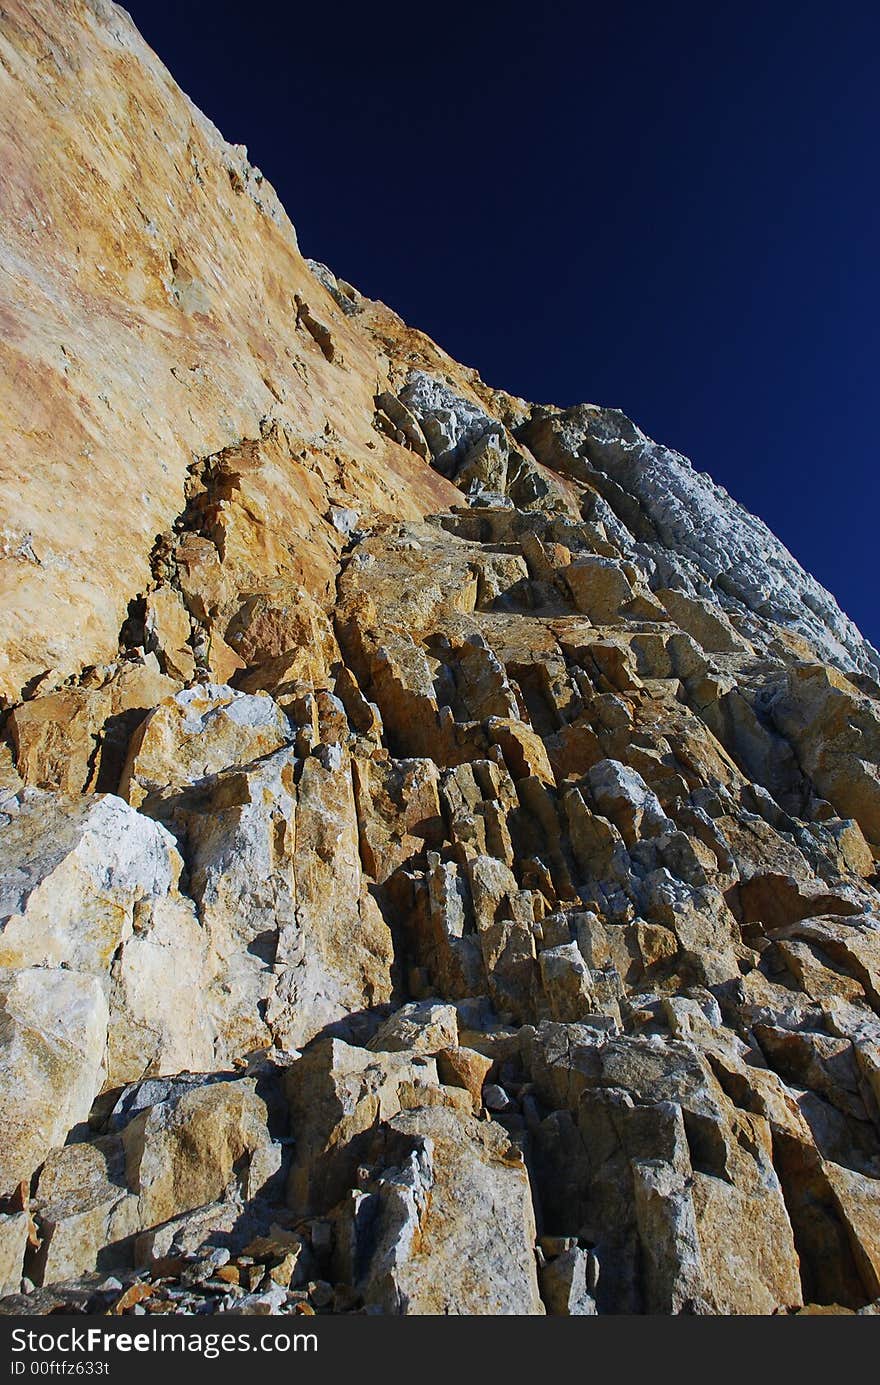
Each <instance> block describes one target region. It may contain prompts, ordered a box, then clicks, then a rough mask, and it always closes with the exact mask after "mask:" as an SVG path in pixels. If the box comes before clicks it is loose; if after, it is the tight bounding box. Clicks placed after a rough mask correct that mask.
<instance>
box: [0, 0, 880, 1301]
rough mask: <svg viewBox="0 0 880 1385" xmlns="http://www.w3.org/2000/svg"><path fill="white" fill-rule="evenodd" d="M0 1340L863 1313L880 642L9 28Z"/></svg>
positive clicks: (737, 535) (879, 804) (88, 48)
mask: <svg viewBox="0 0 880 1385" xmlns="http://www.w3.org/2000/svg"><path fill="white" fill-rule="evenodd" d="M0 102H2V108H0V117H2V126H3V135H2V138H3V146H2V148H3V160H4V168H5V169H6V170H7V171H8V175H9V176H8V177H6V178H4V180H3V184H2V187H0V198H2V203H3V207H2V209H3V216H2V219H0V264H2V268H3V272H4V282H5V289H4V298H3V321H4V331H3V335H2V346H0V349H2V351H3V354H4V376H3V378H4V381H5V384H4V386H3V405H4V420H5V426H4V429H3V430H2V436H0V449H2V456H0V469H2V475H3V479H4V487H5V492H4V494H5V496H6V497H7V498H6V499H5V500H4V513H3V516H2V526H3V527H2V533H0V610H2V625H3V640H2V651H0V658H2V681H0V691H2V696H3V722H2V736H3V743H2V745H0V1006H2V1022H0V1088H2V1093H3V1109H4V1113H5V1119H4V1130H5V1138H4V1142H3V1146H2V1149H0V1197H2V1204H0V1283H2V1289H3V1292H4V1294H5V1297H4V1298H3V1299H2V1303H0V1306H2V1307H3V1309H4V1310H5V1311H8V1312H16V1311H27V1312H50V1311H56V1310H58V1309H67V1310H75V1311H87V1312H104V1311H113V1312H118V1313H125V1312H129V1313H141V1314H146V1313H154V1312H155V1313H166V1312H193V1311H199V1312H204V1311H210V1312H216V1313H226V1312H246V1313H285V1312H292V1313H301V1314H307V1315H308V1314H312V1313H315V1312H336V1313H340V1312H373V1313H390V1314H411V1313H432V1314H433V1313H437V1314H441V1313H455V1314H531V1315H543V1314H545V1313H548V1314H552V1315H585V1316H592V1315H596V1314H604V1313H710V1314H712V1313H714V1314H740V1313H743V1314H752V1313H789V1312H799V1311H807V1310H810V1311H816V1310H817V1309H827V1308H829V1307H833V1308H835V1309H836V1310H839V1311H855V1312H872V1311H875V1310H876V1305H877V1302H878V1300H880V1142H878V1135H880V1106H878V1103H880V894H878V877H877V861H878V857H880V684H878V681H877V680H878V678H880V656H878V654H877V652H876V651H875V650H874V649H873V648H872V647H871V646H870V645H869V644H868V643H867V642H866V641H865V640H864V639H863V638H862V636H861V635H860V634H859V631H858V630H857V629H856V628H855V626H854V625H853V623H852V622H851V621H850V620H849V619H848V618H847V617H846V616H845V615H844V614H843V613H842V612H841V611H840V609H839V607H838V606H837V604H836V602H835V601H834V599H833V597H832V596H831V595H830V594H829V593H827V592H826V591H824V590H823V589H822V588H821V587H820V586H819V585H818V583H816V582H815V581H814V580H813V579H812V578H811V577H809V576H808V575H807V574H806V573H805V572H804V571H803V570H802V569H801V568H800V567H799V565H798V564H797V562H796V561H795V560H794V559H793V558H792V557H791V555H790V554H789V553H787V552H786V550H785V549H784V548H783V547H782V545H781V544H780V543H779V542H778V540H776V539H775V538H774V537H773V536H772V535H771V534H770V533H769V531H768V530H767V529H766V527H765V526H764V525H763V524H762V523H761V522H760V521H759V520H757V519H755V518H754V517H753V516H751V515H748V514H747V513H746V512H745V511H744V510H743V509H742V508H741V507H740V506H738V505H737V504H736V502H735V501H734V500H733V499H732V498H731V497H730V496H728V495H727V494H726V492H724V491H723V490H722V489H721V488H720V487H718V486H717V485H715V484H714V483H713V482H712V481H711V480H710V479H709V478H708V477H707V476H705V475H704V474H702V473H699V472H696V471H694V470H693V468H692V467H691V465H690V463H689V462H687V460H686V459H685V458H683V457H681V456H680V455H679V454H678V453H675V452H672V451H670V450H669V449H667V448H665V447H661V446H658V445H657V444H655V443H653V442H652V441H650V439H648V438H647V437H646V436H645V435H644V434H643V433H641V432H640V430H639V429H638V428H637V427H636V426H635V425H634V424H632V423H631V422H630V421H629V420H628V419H626V418H625V417H623V415H621V414H620V413H618V412H616V411H615V410H610V409H603V408H598V407H596V406H593V405H582V406H578V407H576V408H572V409H557V408H554V407H552V406H548V405H534V404H530V403H528V402H526V401H524V400H521V399H516V398H512V397H511V396H509V395H507V394H504V393H503V392H501V391H498V390H494V389H491V388H489V387H488V386H487V385H485V384H484V383H483V382H482V380H481V379H480V378H479V376H478V375H477V374H476V372H475V371H473V370H470V369H466V368H464V367H462V366H460V365H458V364H457V363H455V362H454V361H452V360H451V359H450V358H449V357H448V356H447V355H446V354H445V353H444V352H442V351H441V350H440V349H439V348H438V347H436V346H435V345H434V344H433V343H432V342H430V341H429V340H428V339H427V338H426V337H424V336H422V335H421V334H420V333H418V332H416V331H414V330H412V329H410V328H408V327H406V326H405V325H404V324H403V323H402V322H401V321H400V319H399V318H398V317H397V316H396V315H395V314H394V313H393V312H392V311H391V310H390V309H388V308H386V307H384V306H383V305H382V304H380V303H376V302H372V301H369V300H367V299H365V298H364V297H362V296H361V295H360V294H359V293H358V292H357V291H356V290H355V289H354V288H353V287H352V286H351V285H349V284H347V283H345V282H343V281H342V280H339V279H337V278H336V277H335V276H334V274H333V273H332V272H331V271H330V270H329V269H327V268H326V267H325V266H323V265H321V264H319V263H317V262H314V261H307V260H304V259H303V258H302V257H301V255H300V253H299V250H298V248H297V244H296V238H295V234H294V232H293V228H292V226H291V225H290V222H289V221H288V220H287V218H286V216H285V214H284V212H283V211H282V209H281V208H280V206H279V204H278V202H277V199H276V198H275V195H274V193H273V192H272V190H271V188H270V187H269V185H268V184H267V182H266V181H265V179H264V178H263V177H262V175H261V174H260V173H259V172H258V171H257V170H255V169H253V168H252V167H251V166H250V164H249V163H248V162H247V159H246V154H245V151H243V150H242V149H240V148H235V147H231V146H229V145H226V144H225V143H224V142H223V140H222V139H221V137H220V136H219V134H218V133H217V131H216V130H215V129H214V128H213V127H212V126H211V125H210V123H209V122H208V121H207V120H206V119H205V118H204V117H203V116H202V115H201V114H200V113H199V112H198V111H196V110H195V109H194V108H193V107H192V106H191V105H190V104H189V102H188V101H187V100H186V98H185V97H184V96H183V95H182V93H181V92H180V91H179V90H178V89H177V88H176V87H175V86H174V84H173V82H172V80H171V78H170V77H169V75H168V74H167V72H166V71H165V70H164V69H163V68H162V66H161V64H160V63H159V62H158V60H157V59H156V58H155V56H154V55H153V54H152V53H151V52H150V51H149V49H148V48H147V47H146V45H145V44H144V43H143V41H142V40H141V39H140V37H139V35H138V34H137V33H136V31H135V30H134V28H133V26H132V25H131V22H130V21H129V20H128V18H127V16H126V15H125V14H124V12H123V11H121V10H119V9H117V8H116V7H115V6H113V5H112V4H109V3H107V0H88V2H86V0H73V3H71V4H69V5H65V6H63V7H62V6H58V5H56V4H54V3H51V0H28V3H27V4H24V3H23V0H9V3H7V4H6V5H5V6H4V8H3V12H2V15H0Z"/></svg>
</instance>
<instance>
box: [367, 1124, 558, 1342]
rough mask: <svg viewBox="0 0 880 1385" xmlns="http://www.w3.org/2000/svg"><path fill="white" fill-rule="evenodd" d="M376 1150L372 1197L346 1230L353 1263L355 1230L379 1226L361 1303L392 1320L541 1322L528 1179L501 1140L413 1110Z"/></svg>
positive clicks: (492, 1131)
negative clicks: (461, 1317) (487, 1317)
mask: <svg viewBox="0 0 880 1385" xmlns="http://www.w3.org/2000/svg"><path fill="white" fill-rule="evenodd" d="M376 1144H377V1147H378V1148H379V1149H382V1151H383V1156H384V1157H383V1160H382V1164H383V1167H382V1171H381V1173H378V1174H377V1176H376V1179H375V1186H376V1191H375V1192H372V1193H371V1192H367V1193H366V1194H365V1195H361V1196H358V1195H357V1194H355V1195H354V1199H353V1205H352V1204H351V1203H350V1204H349V1206H348V1207H347V1208H346V1209H345V1214H344V1220H343V1227H344V1228H345V1229H348V1227H351V1231H350V1232H349V1235H350V1236H352V1238H353V1240H354V1245H353V1247H352V1250H351V1251H350V1252H349V1254H350V1255H351V1257H352V1259H353V1260H354V1261H355V1263H357V1260H358V1258H359V1252H360V1258H363V1255H364V1252H363V1251H360V1246H359V1238H358V1236H357V1229H356V1228H357V1225H358V1222H359V1221H360V1220H361V1219H363V1221H364V1222H365V1223H369V1222H370V1220H371V1219H372V1218H375V1229H374V1230H373V1232H372V1235H371V1238H370V1239H371V1244H370V1248H369V1250H368V1251H367V1254H369V1260H368V1262H367V1265H366V1267H365V1269H364V1270H363V1271H362V1275H361V1278H360V1287H361V1292H362V1293H363V1295H364V1299H365V1301H366V1302H367V1303H374V1304H376V1305H378V1306H379V1307H381V1308H382V1310H383V1311H384V1312H388V1313H404V1314H410V1313H432V1314H450V1313H451V1314H491V1315H493V1316H494V1315H498V1314H541V1313H543V1311H544V1307H543V1304H542V1302H541V1298H540V1295H539V1292H538V1280H537V1273H536V1267H535V1260H534V1252H533V1249H532V1247H533V1245H534V1241H535V1224H534V1218H533V1213H532V1206H531V1199H530V1196H529V1188H528V1176H527V1174H526V1170H525V1165H524V1164H523V1162H522V1157H521V1155H520V1153H519V1151H518V1150H517V1149H516V1148H515V1147H514V1146H511V1144H510V1142H509V1140H508V1138H507V1136H506V1134H505V1133H504V1132H503V1131H502V1130H501V1129H500V1128H499V1127H498V1126H496V1125H494V1124H493V1123H491V1122H479V1123H477V1122H475V1121H474V1120H473V1118H472V1117H469V1116H464V1115H461V1114H459V1113H458V1112H456V1111H454V1110H450V1109H449V1108H445V1107H442V1106H431V1107H421V1108H418V1107H417V1108H415V1109H413V1110H409V1111H404V1112H402V1113H401V1114H400V1115H399V1116H395V1117H394V1118H392V1119H391V1120H390V1121H389V1122H388V1124H387V1126H386V1127H385V1128H384V1130H383V1131H382V1132H381V1133H380V1135H379V1137H378V1139H377V1141H376ZM371 1153H372V1151H371ZM404 1161H405V1162H404ZM389 1163H390V1164H391V1165H392V1167H391V1168H388V1167H387V1164H389ZM490 1207H491V1209H492V1216H491V1218H487V1217H486V1216H485V1210H486V1209H488V1208H490ZM346 1214H347V1215H346ZM352 1224H353V1225H352ZM370 1252H372V1253H370Z"/></svg>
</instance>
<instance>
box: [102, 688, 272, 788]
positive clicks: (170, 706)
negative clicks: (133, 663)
mask: <svg viewBox="0 0 880 1385" xmlns="http://www.w3.org/2000/svg"><path fill="white" fill-rule="evenodd" d="M292 738H293V733H292V731H291V728H290V725H289V723H288V721H287V718H286V717H285V716H284V713H283V712H282V711H281V709H280V707H278V706H277V705H276V703H275V702H273V701H272V699H271V698H270V697H266V696H262V697H259V696H256V697H253V696H249V695H247V694H246V693H239V692H236V691H235V690H234V689H232V688H228V687H224V686H222V685H215V684H205V685H202V686H198V687H194V688H189V689H186V690H185V691H183V692H180V693H178V694H177V695H176V696H175V697H172V698H169V699H168V700H167V701H165V702H163V703H162V704H161V705H160V706H159V707H157V708H156V710H155V711H154V712H153V713H152V715H151V716H149V717H148V718H147V720H146V721H145V722H144V723H143V725H142V727H141V728H140V729H139V730H138V732H137V733H136V734H135V736H134V737H133V739H132V742H131V745H130V747H129V753H128V760H127V763H126V765H125V768H124V770H123V773H122V782H121V784H120V793H121V794H122V796H123V797H124V798H126V799H128V801H129V802H130V803H131V804H132V805H133V806H134V807H135V808H140V807H141V806H142V805H143V804H144V803H145V802H146V801H147V800H156V799H161V798H167V797H168V796H169V795H170V794H171V793H174V792H175V791H176V790H180V789H182V788H185V787H186V786H188V785H190V784H195V783H197V782H198V781H199V780H202V779H205V778H207V777H208V776H209V775H211V774H217V773H218V772H219V771H220V770H223V769H227V768H229V766H230V765H245V764H249V763H250V762H251V761H253V760H258V759H260V758H261V757H262V756H263V755H268V754H269V753H270V752H271V751H273V750H279V749H280V748H281V747H282V746H283V745H286V744H287V743H288V741H290V740H292Z"/></svg>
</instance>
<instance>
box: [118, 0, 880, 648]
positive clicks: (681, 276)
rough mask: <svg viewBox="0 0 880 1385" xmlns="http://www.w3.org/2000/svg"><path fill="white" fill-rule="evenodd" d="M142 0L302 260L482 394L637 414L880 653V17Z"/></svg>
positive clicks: (641, 1) (649, 7)
mask: <svg viewBox="0 0 880 1385" xmlns="http://www.w3.org/2000/svg"><path fill="white" fill-rule="evenodd" d="M127 8H128V9H129V11H130V13H131V14H132V16H133V18H134V19H135V22H136V23H137V24H138V25H139V27H140V28H141V31H142V32H143V33H144V35H145V37H146V38H147V40H148V41H149V42H150V43H151V45H152V46H153V47H154V48H155V49H156V51H157V52H158V53H159V55H160V56H161V57H162V58H163V60H164V61H165V62H166V63H167V65H168V66H169V67H170V69H171V71H172V72H173V74H174V76H175V77H176V78H177V80H178V82H179V83H180V84H181V86H183V87H184V89H185V90H186V91H187V92H188V94H189V95H190V96H191V97H192V99H193V100H194V101H195V102H196V103H197V105H199V106H200V107H201V108H202V109H203V110H204V111H205V112H206V113H207V114H208V115H209V116H210V117H211V118H212V119H213V120H214V121H215V122H216V123H217V125H219V127H220V129H221V130H222V132H223V134H224V135H225V136H226V137H227V139H230V140H232V141H234V142H236V143H244V144H247V146H248V149H249V153H250V156H251V158H252V160H253V161H254V162H255V163H257V164H258V165H259V166H260V167H261V168H262V170H263V172H264V173H265V174H266V176H267V177H268V178H269V179H270V180H271V182H272V183H274V185H275V187H276V189H277V190H278V193H279V195H280V196H281V198H282V201H283V202H284V204H285V206H286V207H287V210H288V212H289V213H290V216H291V218H292V220H293V222H294V224H295V226H296V228H297V232H298V234H299V239H300V245H301V248H302V250H303V252H304V253H305V254H307V255H311V256H313V257H314V258H316V259H321V260H324V261H326V262H327V263H328V264H329V265H330V266H331V267H332V268H333V269H334V270H336V272H337V273H339V274H340V275H342V276H343V277H344V278H347V279H350V280H351V281H352V282H353V283H354V284H356V285H357V287H358V288H360V289H361V290H362V291H363V292H364V293H367V294H369V295H370V296H371V297H377V298H382V299H383V300H384V301H385V302H386V303H388V304H390V305H391V306H392V307H394V308H395V309H396V310H397V311H398V312H399V313H401V315H402V316H403V317H404V318H405V319H406V320H407V321H409V322H411V323H412V324H413V325H414V326H418V327H421V328H423V329H424V330H425V331H427V332H428V333H429V334H430V335H431V336H433V337H434V338H435V339H436V340H437V341H438V342H439V343H440V344H441V345H442V346H444V347H445V348H446V349H447V350H448V351H449V352H450V353H451V354H452V355H453V356H455V357H457V358H458V359H459V360H462V361H464V362H465V363H467V364H468V365H474V366H476V367H477V368H478V369H479V371H480V373H481V374H482V376H483V378H484V379H486V380H487V381H488V382H489V383H491V384H493V385H497V386H502V387H504V388H505V389H508V390H510V391H511V392H512V393H514V394H521V395H523V396H525V397H526V398H528V399H532V400H537V401H542V402H553V403H559V404H569V403H574V402H577V401H579V400H590V401H593V402H597V403H602V404H608V405H615V406H617V407H620V408H622V409H624V410H625V411H626V412H627V413H628V414H629V415H630V416H631V417H632V418H634V419H635V420H636V422H638V423H639V424H640V426H641V427H643V428H644V429H645V431H646V432H648V433H650V434H651V435H652V436H653V437H655V438H656V439H657V440H658V441H661V442H665V443H668V444H669V445H671V446H674V447H676V448H678V449H679V450H680V451H682V452H685V453H687V455H689V456H690V457H691V459H692V460H693V462H694V465H695V466H697V467H698V468H699V469H700V470H703V471H708V472H710V473H711V474H712V475H713V476H714V477H715V478H716V479H717V480H719V481H720V482H721V483H722V484H723V485H725V486H726V487H727V488H728V490H730V492H731V493H732V494H733V495H734V496H735V497H736V498H737V499H738V500H740V501H741V502H742V503H743V504H745V505H747V506H748V507H749V509H751V510H753V511H755V512H756V513H757V514H759V515H761V516H762V517H763V518H764V519H765V520H766V521H767V522H768V524H769V525H770V527H771V528H772V529H774V530H775V532H776V533H777V534H779V536H780V537H781V538H782V539H783V540H784V542H785V543H786V544H787V545H788V546H789V548H791V550H792V551H793V552H794V553H795V555H796V556H797V557H798V558H799V559H800V561H801V562H802V563H803V564H804V566H805V567H807V568H808V569H810V570H811V571H812V572H813V573H815V575H816V576H817V577H818V578H819V580H820V581H822V582H823V583H824V584H825V585H826V586H828V587H829V588H830V589H831V590H832V591H833V592H834V593H835V595H836V596H837V597H838V599H839V601H840V602H841V604H842V605H843V606H844V608H845V609H846V610H847V611H848V612H849V613H850V615H852V616H853V618H854V619H855V620H856V621H857V622H858V623H859V625H860V626H861V628H862V630H863V631H864V632H865V634H866V635H868V637H869V638H870V639H872V640H873V642H874V643H875V644H880V609H878V605H877V602H876V601H875V580H874V571H875V565H876V556H875V549H876V541H875V532H876V530H875V525H876V516H875V509H876V502H877V499H878V480H877V467H876V463H877V433H876V407H875V401H876V398H877V385H876V372H877V359H878V337H880V326H878V324H880V303H878V296H880V295H878V281H880V271H878V245H880V234H878V233H880V184H878V167H877V165H878V150H880V109H878V91H880V57H878V54H880V6H878V5H876V4H869V3H867V0H838V3H836V4H829V3H827V0H825V3H818V0H803V3H789V0H762V3H757V0H740V3H732V0H712V2H711V3H709V0H670V3H666V4H664V3H661V0H613V3H612V2H611V0H609V3H598V2H597V0H581V3H560V4H553V3H547V4H544V5H541V6H539V5H537V4H535V3H534V0H532V3H524V2H520V0H511V3H506V4H503V3H494V2H492V3H479V0H471V3H458V0H455V2H453V0H447V3H444V4H442V5H418V4H413V3H412V0H409V3H408V4H405V5H404V4H400V3H397V0H388V3H385V4H383V5H369V4H365V3H361V4H359V5H351V4H345V5H339V4H334V3H331V2H330V0H326V2H325V3H323V4H321V3H312V4H308V5H306V4H302V3H296V0H294V3H275V2H274V0H250V3H247V4H243V3H242V0H129V2H128V6H127Z"/></svg>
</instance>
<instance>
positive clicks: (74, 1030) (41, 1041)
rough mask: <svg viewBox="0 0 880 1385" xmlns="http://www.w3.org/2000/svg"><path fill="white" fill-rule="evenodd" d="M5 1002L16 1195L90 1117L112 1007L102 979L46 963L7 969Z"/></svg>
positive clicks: (0, 1076) (3, 1094) (2, 1054)
mask: <svg viewBox="0 0 880 1385" xmlns="http://www.w3.org/2000/svg"><path fill="white" fill-rule="evenodd" d="M0 1005H2V1015H3V1028H2V1034H0V1042H2V1049H0V1100H2V1105H3V1111H4V1126H5V1135H4V1139H3V1146H2V1156H0V1188H2V1190H3V1192H4V1193H9V1192H11V1191H12V1190H13V1189H14V1188H15V1187H16V1186H17V1185H18V1184H19V1183H21V1181H22V1180H23V1179H29V1178H30V1176H31V1174H32V1173H33V1172H34V1170H35V1169H36V1168H37V1167H38V1166H39V1164H41V1163H42V1161H43V1160H44V1159H45V1157H46V1155H47V1154H48V1153H49V1151H50V1149H52V1148H53V1147H54V1146H55V1145H59V1144H62V1143H63V1141H64V1139H65V1138H66V1136H67V1132H68V1131H69V1130H70V1128H71V1127H72V1126H73V1125H75V1124H76V1123H77V1122H78V1121H82V1120H85V1118H86V1116H87V1115H88V1113H89V1109H90V1107H91V1104H92V1101H93V1099H94V1097H95V1095H96V1094H97V1092H98V1091H99V1090H100V1087H101V1083H102V1081H103V1078H104V1051H105V1048H106V1043H107V1021H108V1009H107V1000H106V997H105V995H104V991H103V990H102V988H101V984H100V982H99V981H98V980H97V978H96V977H94V976H85V975H83V974H82V973H81V972H76V971H63V970H61V969H60V968H54V967H40V966H35V967H22V968H20V969H19V970H17V971H11V970H9V969H6V968H4V969H3V971H2V972H0Z"/></svg>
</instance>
